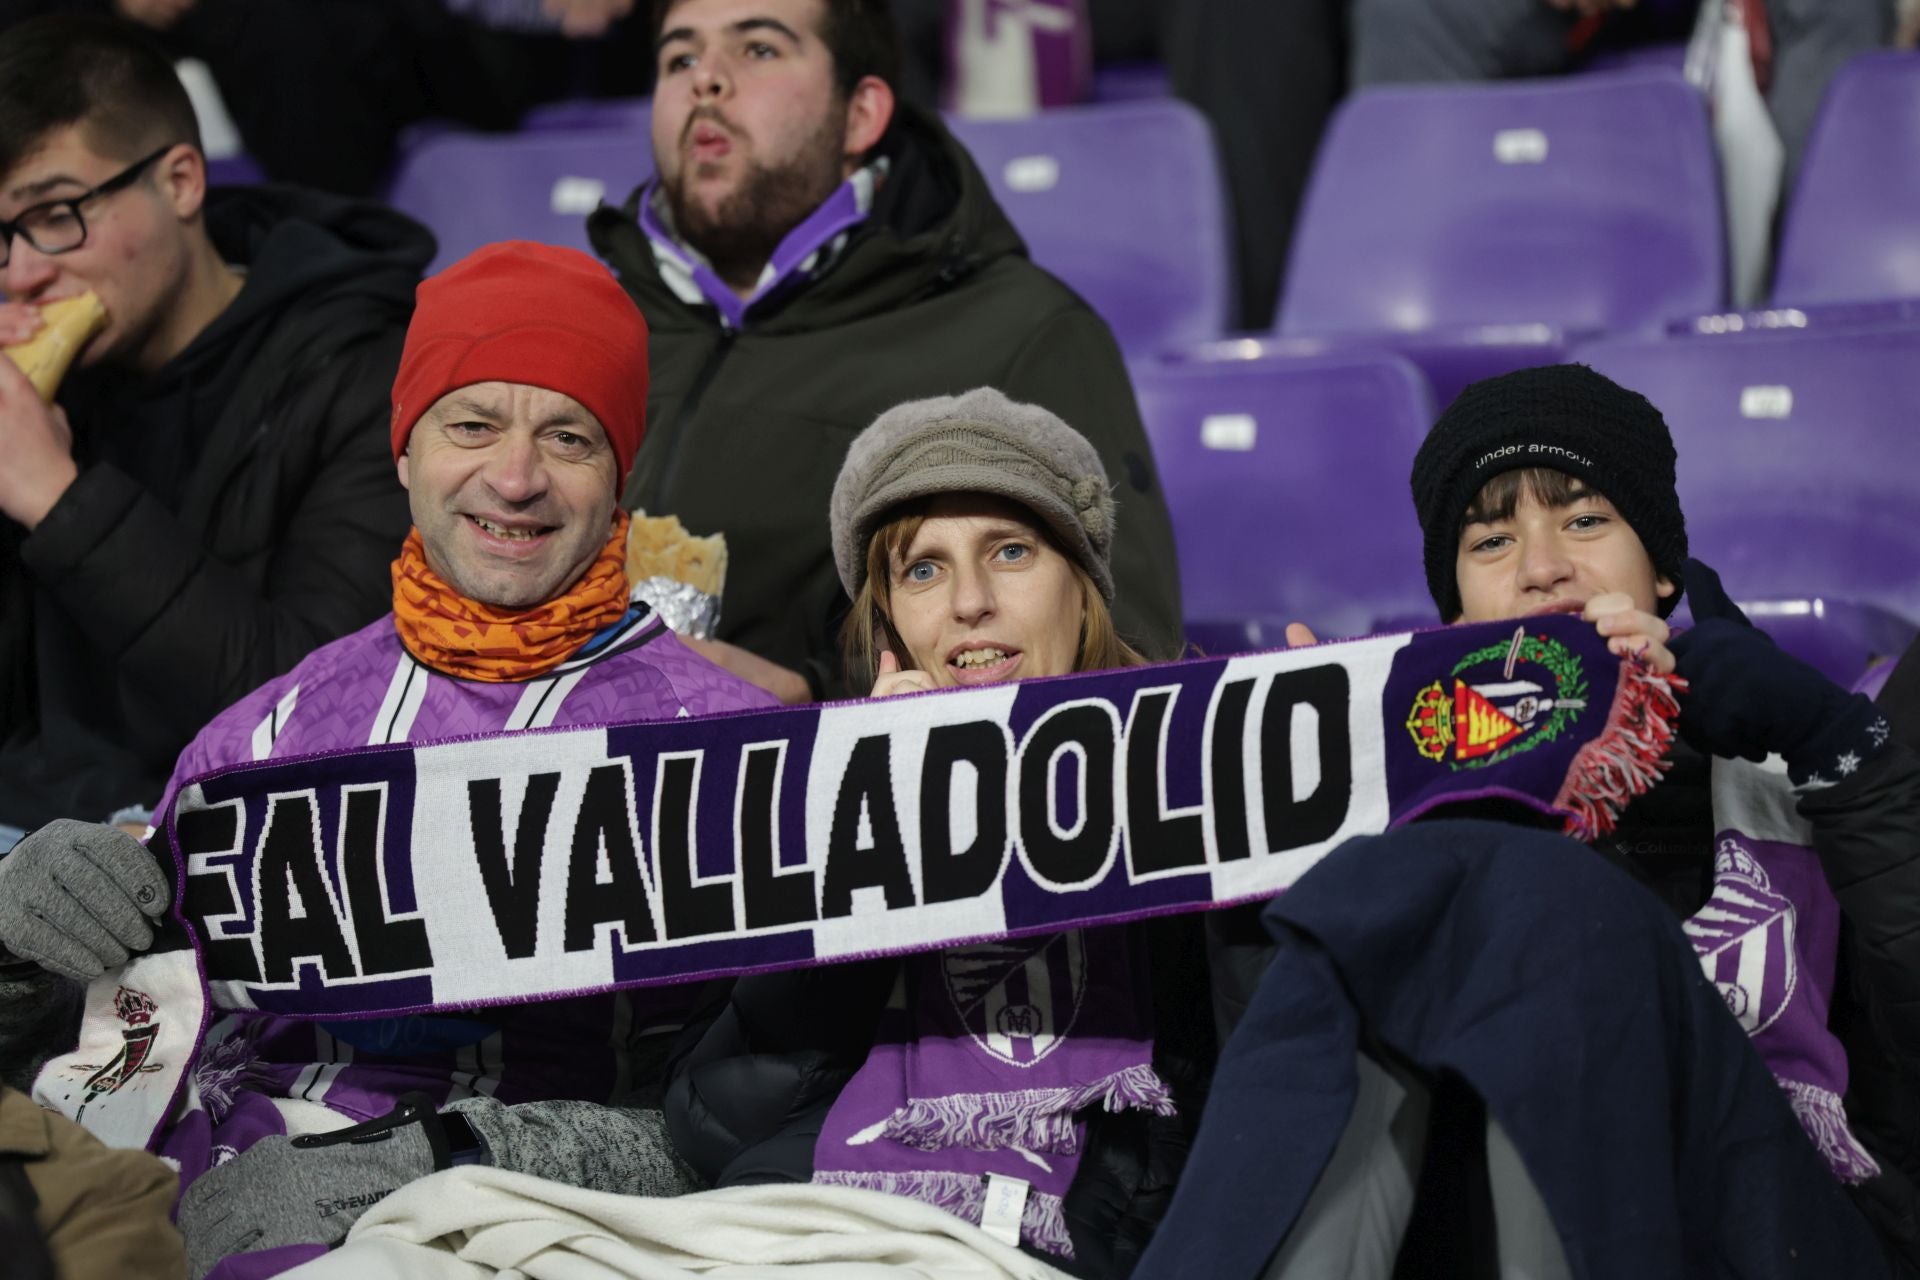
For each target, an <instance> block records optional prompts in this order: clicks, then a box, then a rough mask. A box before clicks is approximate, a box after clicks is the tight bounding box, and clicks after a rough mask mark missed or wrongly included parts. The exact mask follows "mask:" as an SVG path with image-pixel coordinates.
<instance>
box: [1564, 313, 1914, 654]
mask: <svg viewBox="0 0 1920 1280" xmlns="http://www.w3.org/2000/svg"><path fill="white" fill-rule="evenodd" d="M1577 358H1578V359H1581V360H1584V361H1586V362H1588V363H1590V364H1592V365H1593V367H1594V368H1596V369H1598V370H1599V371H1600V372H1602V373H1604V374H1606V375H1607V376H1608V377H1611V378H1613V379H1614V380H1615V381H1617V382H1619V383H1621V384H1622V385H1624V386H1628V387H1631V388H1633V389H1634V390H1636V391H1639V392H1642V393H1643V394H1645V395H1646V396H1647V398H1648V399H1650V400H1652V401H1653V403H1654V404H1655V405H1657V406H1658V407H1659V408H1660V409H1661V411H1662V412H1663V413H1664V414H1665V415H1666V419H1667V422H1668V424H1669V425H1670V426H1671V427H1672V429H1673V438H1674V444H1675V445H1676V447H1677V448H1678V450H1679V454H1680V468H1679V470H1680V476H1679V480H1680V500H1681V505H1682V507H1683V508H1684V509H1685V511H1686V513H1687V530H1688V537H1689V541H1690V542H1691V544H1692V547H1693V552H1694V554H1695V555H1697V556H1699V557H1700V558H1701V559H1702V560H1705V561H1706V562H1707V563H1708V564H1710V565H1712V566H1713V567H1714V568H1716V569H1718V570H1719V571H1720V572H1721V574H1722V576H1723V577H1724V578H1725V579H1726V582H1727V586H1728V589H1729V590H1731V591H1733V592H1734V593H1735V595H1736V596H1737V597H1739V598H1741V599H1761V598H1774V599H1805V600H1816V599H1823V598H1824V599H1828V600H1849V601H1857V602H1860V603H1866V604H1877V605H1880V606H1882V607H1884V608H1887V609H1891V610H1893V611H1894V612H1896V613H1898V614H1901V615H1903V616H1905V617H1907V618H1909V619H1914V620H1920V519H1916V517H1915V509H1916V508H1915V496H1914V495H1915V494H1916V493H1920V449H1916V448H1915V444H1914V440H1915V436H1914V431H1915V424H1916V422H1920V326H1907V327H1904V328H1888V329H1880V330H1873V331H1863V332H1852V333H1846V332H1841V333H1822V332H1801V333H1770V334H1749V335H1746V336H1743V337H1739V338H1677V339H1672V340H1668V341H1648V340H1625V339H1618V340H1610V341H1604V342H1599V343H1595V344H1593V345H1591V346H1588V347H1585V348H1583V349H1582V350H1581V351H1580V352H1578V353H1577Z"/></svg>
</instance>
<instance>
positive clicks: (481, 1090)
mask: <svg viewBox="0 0 1920 1280" xmlns="http://www.w3.org/2000/svg"><path fill="white" fill-rule="evenodd" d="M773 705H776V703H775V700H774V699H773V698H772V697H771V696H769V695H768V694H766V693H764V692H762V691H761V690H759V689H757V688H755V687H754V686H752V685H750V684H747V683H746V682H745V681H743V680H741V679H740V678H738V677H737V676H734V675H732V674H730V673H728V672H726V671H724V670H722V669H721V668H719V667H717V666H715V665H713V664H712V663H711V662H708V661H707V660H706V659H705V658H702V657H700V656H699V655H698V654H696V653H694V652H693V651H692V650H690V649H688V648H687V647H686V646H685V645H683V644H681V643H680V641H679V639H678V637H676V636H675V635H674V634H673V633H672V632H671V631H669V630H668V629H667V628H666V627H665V625H664V624H662V622H661V621H660V619H659V618H658V617H657V616H656V615H655V614H654V613H653V611H652V610H651V609H648V608H647V607H646V606H644V605H640V606H636V607H635V608H634V610H633V611H631V612H629V613H628V614H627V616H626V617H625V618H623V619H622V620H621V621H620V622H619V623H617V624H615V625H614V626H613V627H610V628H608V629H607V630H606V631H604V632H602V633H601V634H600V635H599V636H597V637H595V639H594V640H593V642H591V643H590V644H589V645H588V646H587V648H586V649H584V650H582V652H581V654H580V655H579V656H577V657H575V658H573V659H571V660H569V661H567V662H565V663H563V664H561V665H560V666H559V667H557V668H555V669H554V670H553V671H551V672H549V673H548V674H546V675H544V676H541V677H539V678H537V679H534V680H529V681H525V682H523V683H518V684H492V683H483V682H480V681H473V680H463V679H460V678H458V677H455V676H450V675H447V674H445V673H443V672H440V671H436V670H433V669H430V668H428V667H426V666H424V665H423V664H421V663H420V662H419V661H418V660H417V659H416V658H414V657H413V655H412V654H410V653H408V652H407V650H406V649H405V648H404V647H403V646H402V645H401V643H400V638H399V635H398V633H397V632H396V631H395V629H394V623H393V618H392V616H391V615H388V616H387V617H385V618H382V619H381V620H379V621H378V622H375V623H373V624H372V625H370V626H368V627H366V628H364V629H362V630H360V631H358V632H355V633H354V634H353V635H350V636H346V637H344V638H342V639H340V640H337V641H335V642H333V643H332V644H329V645H327V646H325V647H324V648H321V649H318V650H315V651H314V652H313V653H312V654H310V655H308V657H307V658H306V659H305V660H304V661H302V662H301V663H300V664H299V665H298V666H296V667H295V668H294V669H293V670H292V671H290V672H288V673H287V674H285V675H283V676H281V677H279V678H278V679H275V680H272V681H269V682H268V683H267V684H265V685H263V686H261V687H260V688H259V689H257V690H255V691H254V692H253V693H251V694H249V695H248V696H247V697H245V698H243V699H241V700H240V701H239V702H237V703H235V704H234V705H233V706H231V707H229V708H228V709H227V710H226V711H224V712H222V713H221V714H220V715H219V716H217V717H216V718H215V719H214V720H213V722H212V723H210V724H209V725H207V727H206V728H205V729H203V730H201V732H200V734H199V735H198V736H197V737H196V738H194V740H193V742H192V743H191V744H189V745H188V747H187V749H186V751H185V752H183V753H182V755H181V757H180V760H179V763H178V764H177V765H176V766H175V769H174V775H173V778H172V780H171V781H170V782H169V784H168V787H167V800H166V801H163V803H162V807H161V810H160V811H161V812H166V811H167V806H168V805H170V804H171V800H172V794H173V792H174V791H175V790H176V789H177V788H179V787H180V786H182V785H184V784H185V783H187V782H189V781H190V780H192V779H193V778H195V777H197V776H199V775H200V774H203V773H206V772H208V771H210V770H214V769H223V768H228V767H231V766H233V765H236V764H240V763H244V762H246V761H250V760H266V759H288V758H292V757H296V756H304V755H312V754H315V753H319V752H328V751H338V750H342V749H345V748H350V747H358V746H367V745H378V744H383V743H397V742H412V743H424V742H431V741H436V740H443V739H448V738H459V737H465V736H468V735H471V734H481V733H499V732H502V731H510V730H514V729H539V728H546V727H548V726H563V727H564V726H582V725H594V724H609V723H618V722H623V721H638V720H662V719H671V718H675V717H681V716H705V715H714V714H719V713H723V712H732V711H748V710H757V709H760V708H764V707H769V706H773ZM692 995H693V990H692V989H690V988H683V987H663V988H655V989H648V990H642V991H634V992H621V993H615V994H603V995H594V996H583V997H577V998H572V999H567V1000H559V1001H550V1002H546V1003H542V1004H530V1005H513V1006H502V1007H499V1008H490V1009H481V1010H476V1011H475V1012H474V1013H473V1014H472V1015H471V1016H467V1017H455V1016H431V1017H407V1018H391V1019H383V1020H378V1021H373V1022H353V1023H326V1024H317V1023H312V1022H303V1021H293V1020H290V1019H286V1018H281V1017H276V1016H274V1015H271V1014H262V1013H256V1012H233V1011H226V1012H224V1013H223V1011H220V1010H214V1011H213V1015H212V1016H213V1019H214V1021H213V1024H212V1026H211V1027H210V1028H209V1033H208V1042H207V1045H206V1049H205V1051H204V1053H203V1055H202V1057H203V1062H202V1064H201V1066H200V1068H198V1069H196V1071H195V1085H196V1088H197V1091H198V1094H199V1096H200V1099H201V1101H202V1102H203V1104H204V1105H205V1106H206V1110H205V1111H204V1112H194V1113H191V1114H190V1115H189V1116H188V1117H185V1118H183V1124H182V1128H183V1129H184V1130H186V1131H195V1130H197V1131H198V1132H197V1133H191V1132H181V1133H179V1134H178V1135H176V1136H178V1137H179V1138H180V1139H182V1142H181V1143H180V1147H184V1148H187V1149H188V1150H181V1149H179V1148H178V1147H176V1144H175V1142H174V1141H173V1140H172V1139H169V1140H168V1142H167V1143H166V1150H167V1154H169V1155H173V1156H175V1157H176V1158H178V1159H181V1161H182V1168H183V1172H185V1173H187V1174H188V1176H189V1177H191V1175H192V1173H193V1172H195V1171H196V1170H195V1169H194V1166H195V1165H199V1166H200V1167H205V1159H206V1157H205V1156H204V1155H202V1156H201V1158H200V1159H195V1158H194V1157H193V1155H191V1154H189V1150H190V1149H192V1148H195V1147H199V1148H200V1149H201V1151H205V1147H204V1146H203V1145H202V1144H205V1143H206V1142H207V1141H208V1140H209V1139H211V1142H212V1145H213V1146H214V1147H215V1148H216V1152H215V1153H213V1160H214V1162H217V1161H218V1159H219V1158H220V1154H221V1153H218V1152H217V1148H219V1147H229V1148H232V1149H235V1150H239V1149H244V1148H245V1147H246V1146H247V1145H250V1143H251V1142H252V1141H253V1140H254V1139H256V1138H258V1137H259V1136H261V1135H262V1132H272V1131H276V1129H275V1121H274V1119H273V1117H272V1116H270V1115H268V1114H267V1113H265V1112H263V1110H262V1109H261V1107H260V1106H259V1103H261V1102H262V1101H264V1100H266V1099H282V1100H287V1099H297V1100H300V1101H304V1102H308V1103H317V1104H320V1105H322V1106H325V1107H326V1108H328V1109H329V1110H332V1111H335V1112H338V1113H339V1114H341V1115H343V1116H347V1117H350V1118H351V1119H352V1120H354V1121H359V1120H365V1119H369V1118H372V1117H374V1116H377V1115H383V1114H385V1113H386V1112H387V1111H388V1110H389V1109H390V1108H391V1106H392V1103H393V1100H394V1099H395V1098H397V1097H398V1096H399V1095H400V1094H401V1093H404V1092H406V1091H408V1090H410V1089H420V1090H424V1091H425V1092H427V1093H428V1094H429V1095H430V1096H432V1097H433V1098H435V1099H436V1100H445V1101H453V1100H457V1099H460V1098H464V1097H471V1096H473V1095H475V1094H485V1095H488V1096H491V1097H494V1098H497V1099H499V1100H500V1101H501V1102H505V1103H515V1102H525V1101H532V1100H535V1099H542V1098H583V1099H590V1100H599V1101H603V1100H606V1099H608V1098H610V1097H614V1096H621V1095H625V1094H627V1093H630V1092H631V1091H632V1090H633V1089H634V1088H635V1087H637V1086H644V1085H645V1084H646V1083H648V1082H647V1081H646V1080H644V1079H641V1078H637V1077H638V1076H641V1075H644V1074H645V1072H646V1071H647V1068H646V1067H645V1066H639V1067H636V1062H635V1058H634V1051H635V1049H636V1047H637V1046H638V1044H639V1042H640V1040H641V1039H642V1038H643V1037H645V1036H646V1035H647V1034H648V1033H649V1032H666V1031H670V1030H674V1029H676V1028H677V1027H678V1025H679V1024H680V1022H681V1021H682V1018H683V1016H684V1013H685V1011H686V1009H687V1007H688V1005H689V1003H690V1001H691V998H692ZM235 1086H238V1087H237V1088H236V1087H235ZM243 1094H246V1095H255V1096H253V1097H251V1098H248V1099H246V1100H245V1105H242V1096H241V1095H243ZM260 1095H264V1097H262V1096H260ZM279 1110H280V1111H282V1112H284V1111H286V1110H287V1108H285V1107H284V1106H283V1107H281V1108H279ZM229 1116H230V1117H231V1119H232V1120H233V1121H235V1122H238V1126H239V1128H240V1129H242V1130H245V1132H225V1130H228V1129H229V1128H230V1126H229V1125H228V1124H225V1123H222V1120H223V1119H224V1118H226V1117H229ZM209 1123H211V1126H212V1130H213V1131H212V1132H211V1133H209V1132H208V1125H209Z"/></svg>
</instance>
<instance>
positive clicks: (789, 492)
mask: <svg viewBox="0 0 1920 1280" xmlns="http://www.w3.org/2000/svg"><path fill="white" fill-rule="evenodd" d="M654 19H655V29H656V31H658V32H659V39H658V41H657V47H658V49H659V64H658V85H657V88H656V90H655V95H654V100H653V102H654V105H653V150H654V161H655V164H656V167H657V170H658V177H657V178H655V179H652V180H650V181H648V182H647V183H646V184H645V185H643V186H642V187H640V189H639V190H637V191H635V192H634V193H633V194H632V196H630V197H629V198H628V200H627V202H626V203H625V205H623V206H622V207H620V208H612V207H602V208H601V209H600V210H599V211H598V212H596V213H595V214H594V215H593V216H592V218H591V219H590V220H589V222H588V229H589V231H590V233H591V236H592V239H593V244H594V247H595V248H596V249H597V250H598V251H599V253H600V255H601V257H603V258H605V259H606V260H607V261H608V262H609V263H611V264H612V266H613V268H614V270H615V271H616V272H617V273H618V274H619V276H620V279H621V281H622V283H624V284H625V285H626V287H627V289H628V290H629V291H630V292H631V293H632V294H633V296H634V298H635V300H637V301H638V302H639V304H640V309H641V310H642V311H643V312H644V313H645V314H646V317H647V324H648V327H649V329H650V330H651V331H652V335H653V337H652V345H651V362H652V373H653V383H652V388H651V398H650V400H649V403H648V405H647V421H648V423H649V429H648V434H647V441H646V444H645V445H644V446H643V447H642V448H641V451H640V457H639V460H638V462H636V464H635V465H634V470H633V476H632V478H631V479H630V480H629V481H628V484H627V491H626V504H627V506H628V507H630V508H640V509H645V510H648V511H652V512H655V513H672V514H673V515H677V516H679V517H680V518H681V519H682V520H683V521H684V522H685V523H686V524H687V525H688V527H689V528H691V529H692V530H693V531H694V532H695V533H701V534H705V533H712V532H715V531H720V532H724V533H725V534H726V537H727V543H728V551H729V559H730V564H729V569H728V582H727V591H726V600H725V604H724V607H723V610H722V615H721V620H720V628H719V635H720V638H721V640H722V641H726V642H730V643H727V644H720V645H714V646H709V647H708V649H707V650H706V652H707V653H708V656H710V657H712V658H714V659H715V660H716V661H718V662H720V663H721V664H722V665H724V666H728V667H730V668H731V669H733V670H734V671H736V672H737V673H738V674H740V675H743V676H746V677H747V678H748V679H750V680H753V681H754V682H755V683H757V684H760V685H761V686H762V687H764V688H766V689H768V690H769V691H770V692H773V693H774V694H776V695H778V696H780V697H782V698H783V699H785V700H786V701H789V702H801V701H806V700H808V699H811V698H814V697H822V696H834V695H840V696H844V695H845V694H846V693H848V692H849V691H848V690H847V689H846V687H845V685H844V683H843V682H842V679H841V674H840V662H839V659H838V655H837V644H836V637H837V635H838V631H839V627H838V620H839V615H840V614H841V613H842V612H843V611H844V609H845V596H844V593H842V591H841V589H840V583H839V580H838V578H837V577H836V576H835V573H834V569H833V558H832V555H831V554H830V552H829V549H828V545H827V525H826V521H825V519H824V517H823V514H822V513H824V512H825V511H826V509H827V497H828V494H829V492H830V491H831V489H832V487H833V479H834V476H835V475H836V474H837V473H838V471H839V468H840V462H841V459H842V458H843V457H844V456H845V455H846V451H847V446H848V445H849V444H850V443H851V442H852V440H853V437H854V436H855V435H857V434H859V432H860V431H861V430H862V429H864V428H865V427H866V426H867V425H868V424H869V423H870V422H872V421H873V419H874V418H875V417H877V416H878V415H879V414H880V413H881V412H882V411H883V410H885V409H888V408H891V407H892V406H893V405H896V404H900V403H903V402H905V401H908V400H916V399H921V398H923V397H927V396H935V395H952V394H957V393H959V392H961V391H964V390H967V389H969V388H972V387H977V386H991V387H996V388H998V389H999V390H1001V391H1004V392H1005V393H1006V394H1007V395H1008V396H1010V397H1012V398H1013V399H1015V400H1020V401H1026V402H1029V403H1033V404H1038V405H1042V406H1044V407H1045V408H1048V409H1050V410H1052V411H1053V412H1054V413H1056V414H1058V415H1059V416H1060V417H1061V418H1063V419H1064V420H1065V421H1066V422H1067V423H1068V424H1069V425H1071V426H1072V427H1074V428H1075V429H1076V430H1078V431H1079V432H1081V433H1082V434H1083V435H1085V436H1086V437H1087V438H1088V439H1089V440H1090V441H1092V442H1093V445H1094V447H1095V448H1096V449H1098V450H1099V452H1100V455H1101V457H1102V459H1103V460H1104V461H1105V463H1106V468H1107V473H1108V476H1109V478H1110V479H1111V480H1112V482H1113V488H1114V493H1115V496H1116V497H1117V498H1118V500H1119V505H1120V518H1119V528H1120V530H1121V533H1120V536H1119V539H1118V541H1117V543H1116V544H1115V547H1114V555H1113V568H1114V576H1115V578H1116V579H1117V588H1118V590H1117V597H1118V599H1119V601H1120V604H1119V606H1118V607H1117V609H1116V616H1115V622H1116V623H1117V624H1118V626H1119V629H1120V631H1121V633H1122V635H1124V636H1125V637H1126V638H1127V639H1128V640H1129V641H1131V642H1132V643H1133V644H1134V645H1135V647H1136V648H1139V649H1140V650H1142V651H1143V652H1145V653H1147V654H1148V655H1149V656H1150V657H1156V658H1170V657H1173V656H1175V654H1176V653H1177V652H1178V651H1179V648H1180V590H1179V580H1178V576H1177V570H1176V568H1175V565H1174V555H1173V537H1172V530H1171V526H1170V524H1169V521H1168V518H1167V512H1166V504H1165V501H1164V499H1163V497H1162V495H1161V492H1160V486H1159V481H1158V479H1157V477H1156V474H1155V469H1154V465H1153V458H1152V453H1151V451H1150V450H1149V448H1148V445H1147V440H1146V435H1145V432H1144V431H1143V429H1142V427H1141V425H1140V415H1139V410H1138V408H1137V407H1136V405H1135V404H1134V398H1133V391H1132V388H1131V385H1130V384H1129V382H1128V380H1127V373H1126V368H1125V366H1124V365H1123V364H1122V362H1121V358H1120V353H1119V349H1118V348H1117V347H1116V346H1115V344H1114V340H1113V335H1112V333H1111V331H1109V329H1108V328H1107V325H1106V323H1105V322H1104V321H1102V320H1101V319H1100V318H1099V316H1097V315H1095V314H1094V312H1093V311H1092V309H1091V308H1089V307H1088V306H1087V304H1086V303H1084V302H1083V301H1081V300H1080V299H1079V298H1078V297H1076V296H1075V295H1074V294H1073V292H1072V291H1071V290H1069V289H1068V288H1067V287H1066V286H1065V285H1063V284H1061V283H1060V282H1059V281H1058V280H1055V279H1054V278H1053V277H1052V276H1050V275H1048V274H1047V273H1046V272H1045V271H1042V270H1041V269H1040V268H1038V267H1036V266H1034V265H1033V263H1032V262H1031V261H1029V260H1028V258H1027V256H1026V248H1025V246H1024V245H1023V244H1022V243H1021V240H1020V237H1019V235H1018V233H1016V232H1015V231H1014V229H1013V226H1012V224H1011V223H1009V222H1008V221H1007V218H1006V215H1005V214H1004V213H1002V212H1001V210H1000V208H999V206H998V205H996V204H995V203H994V200H993V197H992V195H991V193H990V192H989V191H988V189H987V186H986V182H985V180H984V179H983V178H982V177H981V175H980V172H979V170H978V169H977V168H975V167H974V164H973V161H972V160H971V159H970V158H969V157H968V156H967V154H966V152H965V151H964V150H963V149H962V148H961V147H960V146H959V144H958V143H956V142H955V141H954V140H953V138H952V137H951V135H949V134H948V133H947V131H946V130H945V129H944V128H943V127H942V126H941V125H940V123H939V121H938V120H937V119H935V118H934V117H932V116H930V115H927V114H924V113H922V112H919V111H916V110H914V109H913V108H911V107H908V106H906V105H904V104H900V103H896V101H895V98H894V90H893V85H894V84H895V83H896V81H897V79H898V54H897V49H896V44H895V38H894V32H893V25H892V19H891V17H890V16H889V13H888V6H887V5H886V3H884V0H656V4H655V6H654Z"/></svg>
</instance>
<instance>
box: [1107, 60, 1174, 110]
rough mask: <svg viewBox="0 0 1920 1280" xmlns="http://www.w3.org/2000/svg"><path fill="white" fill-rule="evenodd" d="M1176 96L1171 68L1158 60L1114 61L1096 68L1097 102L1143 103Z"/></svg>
mask: <svg viewBox="0 0 1920 1280" xmlns="http://www.w3.org/2000/svg"><path fill="white" fill-rule="evenodd" d="M1172 96H1173V84H1172V82H1171V81H1169V80H1168V79H1167V69H1166V67H1164V66H1163V65H1161V64H1160V63H1158V62H1110V63H1108V64H1107V65H1106V66H1104V67H1095V68H1094V69H1093V100H1094V101H1095V102H1139V101H1140V100H1141V99H1143V98H1146V99H1153V98H1171V97H1172Z"/></svg>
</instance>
